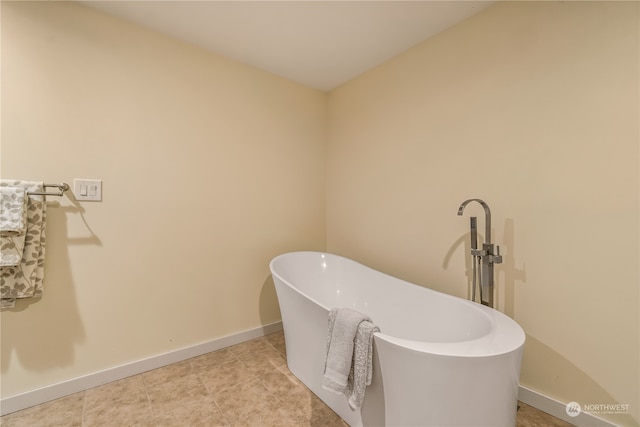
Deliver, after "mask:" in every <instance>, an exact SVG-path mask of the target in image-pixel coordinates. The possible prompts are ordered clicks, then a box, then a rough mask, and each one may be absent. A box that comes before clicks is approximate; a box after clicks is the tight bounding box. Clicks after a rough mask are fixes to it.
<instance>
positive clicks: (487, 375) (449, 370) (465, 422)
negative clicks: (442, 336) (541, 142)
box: [377, 339, 522, 427]
mask: <svg viewBox="0 0 640 427" xmlns="http://www.w3.org/2000/svg"><path fill="white" fill-rule="evenodd" d="M377 349H378V357H379V358H380V360H381V363H380V364H381V369H382V381H383V384H384V390H385V391H384V393H385V401H386V403H385V406H386V425H389V426H399V425H401V426H456V427H459V426H474V427H480V426H487V427H499V426H505V427H506V426H510V427H513V426H514V425H515V420H516V410H517V404H518V377H519V372H520V361H521V358H522V348H520V349H518V350H516V351H514V352H511V353H506V354H502V355H499V356H490V357H464V358H460V357H451V356H440V355H436V354H429V353H423V352H417V351H414V350H410V349H407V348H402V347H399V346H396V345H394V344H392V343H389V342H386V341H384V340H379V339H378V340H377Z"/></svg>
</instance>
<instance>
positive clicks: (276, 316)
mask: <svg viewBox="0 0 640 427" xmlns="http://www.w3.org/2000/svg"><path fill="white" fill-rule="evenodd" d="M258 310H259V313H260V323H261V324H262V325H268V324H270V323H274V322H277V321H279V320H281V319H282V315H281V314H280V306H279V305H278V297H277V295H276V287H275V285H274V283H273V278H272V277H271V274H269V276H267V278H266V279H264V282H262V288H261V289H260V301H259V307H258Z"/></svg>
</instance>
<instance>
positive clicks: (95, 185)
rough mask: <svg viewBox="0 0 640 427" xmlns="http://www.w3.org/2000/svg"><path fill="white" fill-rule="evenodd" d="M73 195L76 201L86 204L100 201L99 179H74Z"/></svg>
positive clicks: (100, 185) (100, 188)
mask: <svg viewBox="0 0 640 427" xmlns="http://www.w3.org/2000/svg"><path fill="white" fill-rule="evenodd" d="M73 194H74V196H75V197H76V200H80V201H88V202H101V201H102V181H101V180H99V179H77V178H76V179H74V180H73Z"/></svg>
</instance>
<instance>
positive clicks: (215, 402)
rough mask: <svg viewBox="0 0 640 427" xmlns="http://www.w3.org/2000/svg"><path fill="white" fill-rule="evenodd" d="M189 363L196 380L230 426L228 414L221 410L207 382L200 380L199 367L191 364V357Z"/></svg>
mask: <svg viewBox="0 0 640 427" xmlns="http://www.w3.org/2000/svg"><path fill="white" fill-rule="evenodd" d="M234 357H235V355H234ZM189 365H190V366H191V369H192V370H193V371H194V372H195V374H196V377H197V378H198V381H200V384H202V386H203V387H204V389H205V391H206V392H207V396H209V397H210V398H211V400H213V403H214V404H215V405H216V408H218V411H220V414H222V418H224V423H225V425H227V426H231V424H230V423H229V416H228V415H227V414H226V413H225V411H223V410H222V407H221V406H220V404H219V403H218V400H217V399H216V396H215V393H212V392H211V389H209V387H208V386H207V384H206V383H205V382H204V381H202V377H201V376H200V369H197V368H196V367H195V366H193V358H192V359H190V360H189ZM221 365H224V363H221Z"/></svg>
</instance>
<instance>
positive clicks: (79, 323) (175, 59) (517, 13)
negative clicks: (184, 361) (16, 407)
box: [1, 2, 640, 425]
mask: <svg viewBox="0 0 640 427" xmlns="http://www.w3.org/2000/svg"><path fill="white" fill-rule="evenodd" d="M638 51H639V49H638V5H637V3H617V2H607V3H602V2H591V3H576V2H558V3H548V2H539V3H523V2H516V3H501V4H497V5H496V6H494V7H492V8H490V9H488V10H487V11H485V12H483V13H481V14H480V15H478V16H476V17H474V18H472V19H470V20H468V21H465V22H464V23H462V24H460V25H458V26H456V27H454V28H452V29H450V30H448V31H446V32H444V33H442V34H440V35H439V36H437V37H435V38H433V39H431V40H429V41H427V42H425V43H422V44H421V45H419V46H417V47H416V48H414V49H411V50H410V51H408V52H406V53H405V54H403V55H400V56H399V57H397V58H395V59H393V60H391V61H389V62H388V63H386V64H384V65H383V66H381V67H378V68H377V69H375V70H373V71H371V72H369V73H366V74H364V75H362V76H361V77H359V78H358V79H356V80H354V81H352V82H349V83H347V84H345V85H344V86H342V87H340V88H338V89H337V90H335V91H332V92H331V93H330V94H329V96H328V105H327V95H326V94H323V93H320V92H317V91H313V90H310V89H306V88H303V87H301V86H299V85H296V84H294V83H291V82H287V81H285V80H282V79H279V78H276V77H274V76H272V75H269V74H266V73H263V72H260V71H257V70H255V69H252V68H249V67H245V66H243V65H240V64H237V63H234V62H231V61H228V60H225V59H222V58H220V57H216V56H213V55H210V54H207V53H204V52H203V51H200V50H198V49H196V48H193V47H189V46H188V45H184V44H180V43H178V42H175V41H172V40H170V39H167V38H163V37H160V36H158V35H156V34H155V33H152V32H149V31H146V30H143V29H141V28H138V27H134V26H131V25H129V24H126V23H124V22H122V21H118V20H115V19H111V18H108V17H106V16H104V15H101V14H99V13H96V12H94V11H92V10H90V9H86V8H84V7H81V6H78V5H73V4H65V3H59V2H45V3H21V4H14V3H7V2H2V87H1V89H2V117H1V118H2V132H1V136H2V141H1V142H2V146H1V150H2V152H1V154H2V160H1V166H2V170H1V174H2V177H7V178H24V179H34V180H35V179H38V180H47V181H52V182H58V181H66V182H70V183H71V182H72V180H73V178H97V179H102V180H103V181H104V201H103V202H102V203H86V202H85V203H80V204H77V203H73V202H72V201H70V200H68V199H66V198H65V199H60V205H59V206H57V207H54V206H51V207H50V209H49V225H48V238H49V241H48V245H47V250H48V252H47V256H48V260H47V269H46V288H45V296H44V298H43V299H42V300H41V301H39V302H37V303H35V304H32V305H29V306H27V305H26V304H25V303H20V304H19V306H18V309H17V310H14V311H8V312H7V311H5V312H3V313H2V316H1V320H2V325H1V328H2V330H1V332H2V334H1V335H2V336H1V340H2V341H1V345H2V353H1V354H2V371H1V374H2V397H8V396H11V395H14V394H16V393H20V392H24V391H29V390H33V389H35V388H38V387H41V386H45V385H49V384H54V383H56V382H58V381H62V380H66V379H71V378H75V377H78V376H81V375H84V374H88V373H93V372H96V371H99V370H102V369H107V368H111V367H114V366H117V365H120V364H123V363H128V362H131V361H135V360H139V359H142V358H145V357H149V356H152V355H155V354H159V353H164V352H168V351H171V350H174V349H178V348H182V347H185V346H189V345H193V344H197V343H200V342H203V341H208V340H212V339H215V338H219V337H222V336H225V335H228V334H232V333H235V332H239V331H242V330H245V329H249V328H253V327H256V326H259V325H262V324H267V323H270V322H273V321H276V320H278V319H279V313H278V311H277V304H276V301H275V295H274V291H273V287H272V285H271V282H270V281H269V280H268V267H267V263H268V261H269V259H270V258H271V257H272V256H274V255H276V254H278V253H281V252H284V251H287V250H295V249H324V248H325V238H326V239H327V241H326V248H328V249H329V250H330V251H333V252H337V253H340V254H344V255H347V256H349V257H351V258H354V259H357V260H360V261H363V262H365V263H367V264H369V265H371V266H373V267H376V268H378V269H381V270H383V271H386V272H388V273H391V274H394V275H396V276H399V277H402V278H405V279H408V280H410V281H413V282H415V283H418V284H422V285H428V286H431V287H434V288H436V289H439V290H442V291H445V292H448V293H452V294H455V295H459V296H463V297H466V296H467V293H468V274H469V267H470V265H469V264H468V260H467V256H466V255H465V254H466V251H467V249H468V234H467V230H468V216H469V215H474V214H475V215H477V216H479V217H481V216H482V212H481V210H480V209H478V207H476V206H469V207H468V208H467V210H466V212H465V216H464V217H458V216H456V210H457V207H458V205H459V204H460V203H461V202H462V201H463V200H464V199H466V198H471V197H479V198H483V199H485V200H486V201H487V202H488V203H489V204H490V205H491V208H492V211H493V219H494V221H493V225H494V226H493V236H494V241H496V242H497V243H498V244H500V245H501V248H502V252H503V255H504V258H505V262H504V264H502V265H500V266H498V267H497V279H498V282H497V289H498V294H497V299H498V308H499V309H500V310H502V311H504V312H506V313H507V314H509V315H510V316H512V317H514V318H515V319H516V320H517V321H518V322H519V323H520V324H521V325H522V326H523V328H524V329H525V331H526V332H527V335H528V341H527V346H526V352H525V359H524V364H523V369H522V384H523V385H524V386H526V387H529V388H531V389H533V390H535V391H538V392H541V393H543V394H545V395H548V396H551V397H555V398H558V399H559V400H561V401H571V400H575V401H577V402H579V403H583V404H585V403H594V404H599V403H603V404H607V403H616V402H617V403H622V404H630V405H631V410H632V414H631V415H626V416H618V417H616V416H605V418H610V419H612V420H614V421H616V422H620V423H621V424H625V425H627V424H631V425H637V424H638V420H639V419H640V417H639V415H638V401H639V400H640V398H639V396H638V388H639V385H638V378H639V377H640V373H639V372H638V368H639V367H638V360H640V356H639V350H638V348H639V331H638V325H639V323H640V321H639V319H638V312H639V304H640V302H639V293H638V284H639V282H640V278H639V272H638V260H639V258H640V254H639V249H638V237H639V234H640V229H639V224H638V222H639V215H640V213H639V200H638V199H639V192H640V191H639V176H638V170H639V167H638V160H639V149H638V148H639V147H638V141H639V139H640V138H639V129H638V116H639V114H640V112H639V109H638V104H639V102H638V93H639V85H638V76H639V74H640V71H639V69H638V64H639V62H640V61H639V58H638ZM327 107H328V112H329V114H328V117H327V116H326V111H327ZM327 132H328V135H327ZM325 142H327V143H328V144H327V145H325ZM325 148H328V150H327V152H326V158H325ZM325 164H326V167H327V173H326V175H327V176H326V191H325V172H324V167H325ZM325 194H326V209H325ZM56 200H57V199H56ZM325 212H326V230H325ZM479 225H480V228H481V229H483V228H484V223H483V220H482V218H480V219H479Z"/></svg>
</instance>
